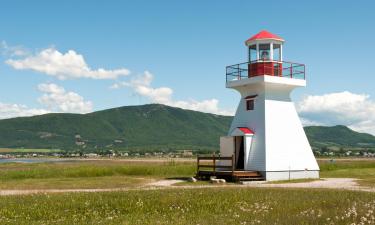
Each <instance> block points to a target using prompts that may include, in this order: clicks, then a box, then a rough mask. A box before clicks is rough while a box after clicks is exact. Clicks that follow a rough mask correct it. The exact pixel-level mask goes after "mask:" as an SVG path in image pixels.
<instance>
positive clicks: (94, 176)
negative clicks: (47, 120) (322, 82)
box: [0, 160, 375, 225]
mask: <svg viewBox="0 0 375 225" xmlns="http://www.w3.org/2000/svg"><path fill="white" fill-rule="evenodd" d="M319 164H320V167H321V170H322V171H321V175H322V177H351V178H360V179H362V182H364V183H362V184H363V185H373V187H375V182H374V179H375V161H374V160H319ZM195 166H196V165H195V161H182V162H180V161H172V160H171V161H158V160H150V161H146V160H131V161H130V160H127V161H121V160H95V161H86V160H84V161H74V162H67V161H64V162H59V163H4V164H0V189H8V190H9V189H49V188H53V189H57V188H58V189H64V188H69V189H72V188H133V189H134V188H137V187H140V186H142V185H144V184H145V183H148V182H150V181H152V180H154V179H159V178H173V177H188V176H192V175H193V174H194V172H195ZM192 184H193V185H192V186H195V185H209V184H208V183H207V182H204V181H202V182H197V183H192ZM180 185H181V184H180ZM184 185H186V183H184ZM177 186H178V185H177ZM374 212H375V193H368V192H354V191H343V190H328V189H319V190H316V189H275V188H262V189H260V188H239V187H238V186H234V185H223V186H222V187H221V188H207V189H206V188H199V189H189V188H178V189H165V190H129V191H122V192H93V193H59V194H57V193H56V194H34V195H24V196H0V224H20V225H22V224H296V221H298V224H353V223H354V224H374V223H375V215H374Z"/></svg>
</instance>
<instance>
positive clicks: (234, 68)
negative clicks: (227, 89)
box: [226, 30, 305, 86]
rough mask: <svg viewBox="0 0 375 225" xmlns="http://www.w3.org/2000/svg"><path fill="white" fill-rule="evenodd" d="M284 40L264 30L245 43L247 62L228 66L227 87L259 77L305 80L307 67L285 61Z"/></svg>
mask: <svg viewBox="0 0 375 225" xmlns="http://www.w3.org/2000/svg"><path fill="white" fill-rule="evenodd" d="M283 44H284V39H283V38H281V37H279V36H277V35H275V34H272V33H270V32H268V31H266V30H262V31H261V32H259V33H257V34H256V35H254V36H252V37H251V38H249V39H247V40H246V41H245V45H246V47H247V51H248V54H247V62H245V63H239V64H235V65H230V66H227V68H226V81H227V86H228V84H229V83H231V84H229V86H232V85H236V84H240V83H239V82H238V81H239V80H245V79H246V80H247V79H248V78H253V77H259V76H276V77H284V78H293V79H302V80H305V65H304V64H300V63H293V62H285V61H283Z"/></svg>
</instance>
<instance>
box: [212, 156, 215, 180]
mask: <svg viewBox="0 0 375 225" xmlns="http://www.w3.org/2000/svg"><path fill="white" fill-rule="evenodd" d="M212 156H213V157H212V159H213V163H214V164H213V167H214V176H215V175H216V174H215V172H216V158H215V152H214V154H212Z"/></svg>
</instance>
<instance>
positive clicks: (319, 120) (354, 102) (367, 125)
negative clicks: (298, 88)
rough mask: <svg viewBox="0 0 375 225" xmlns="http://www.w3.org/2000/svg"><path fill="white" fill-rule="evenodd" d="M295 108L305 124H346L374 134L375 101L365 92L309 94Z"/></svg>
mask: <svg viewBox="0 0 375 225" xmlns="http://www.w3.org/2000/svg"><path fill="white" fill-rule="evenodd" d="M297 110H298V112H299V115H300V116H301V117H302V122H303V123H304V124H305V125H327V126H332V125H346V126H348V127H350V128H352V129H354V130H357V131H361V132H367V133H371V134H375V102H374V101H372V100H371V99H370V96H369V95H366V94H354V93H351V92H348V91H344V92H339V93H331V94H325V95H310V96H306V97H305V98H303V99H302V100H301V101H300V102H299V103H298V104H297Z"/></svg>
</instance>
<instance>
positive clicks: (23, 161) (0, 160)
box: [0, 158, 71, 163]
mask: <svg viewBox="0 0 375 225" xmlns="http://www.w3.org/2000/svg"><path fill="white" fill-rule="evenodd" d="M61 161H71V159H56V158H51V159H48V158H46V159H40V158H37V159H28V158H27V159H23V158H20V159H17V158H12V159H0V163H13V162H16V163H43V162H61Z"/></svg>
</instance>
